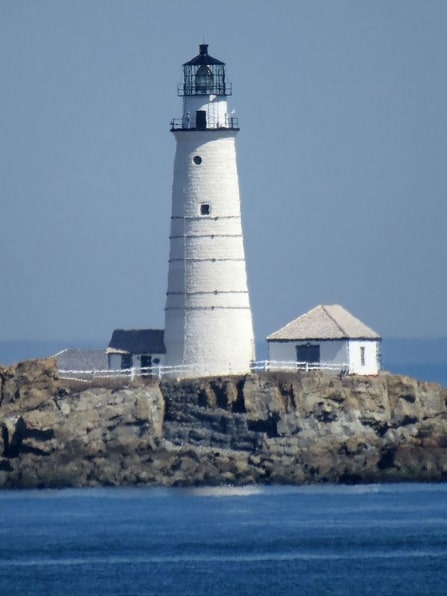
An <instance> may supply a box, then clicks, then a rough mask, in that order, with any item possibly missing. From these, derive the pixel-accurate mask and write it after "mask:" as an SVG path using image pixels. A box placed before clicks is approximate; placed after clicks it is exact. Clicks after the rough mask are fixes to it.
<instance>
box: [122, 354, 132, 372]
mask: <svg viewBox="0 0 447 596" xmlns="http://www.w3.org/2000/svg"><path fill="white" fill-rule="evenodd" d="M121 368H122V369H125V368H132V354H123V355H122V356H121Z"/></svg>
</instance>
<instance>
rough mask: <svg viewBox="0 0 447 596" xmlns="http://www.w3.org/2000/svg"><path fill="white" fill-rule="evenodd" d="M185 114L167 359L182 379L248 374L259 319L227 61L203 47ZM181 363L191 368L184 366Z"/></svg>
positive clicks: (178, 158)
mask: <svg viewBox="0 0 447 596" xmlns="http://www.w3.org/2000/svg"><path fill="white" fill-rule="evenodd" d="M178 94H179V95H180V96H182V97H183V116H182V118H181V119H178V120H177V119H174V120H173V121H172V123H171V131H172V132H173V134H174V136H175V139H176V143H177V147H176V154H175V162H174V181H173V188H172V214H171V232H170V254H169V273H168V291H167V297H166V309H165V334H164V340H165V346H166V364H167V365H170V366H179V369H178V370H179V372H176V373H175V376H177V377H186V376H191V374H195V375H197V376H208V375H222V374H230V373H246V372H248V371H249V370H250V362H251V361H252V360H254V336H253V323H252V316H251V309H250V300H249V294H248V286H247V273H246V267H245V253H244V243H243V236H242V225H241V208H240V197H239V181H238V173H237V165H236V145H235V137H236V134H237V132H238V131H239V128H238V124H237V119H236V118H235V117H234V116H233V115H232V114H229V113H228V107H227V97H228V96H229V95H231V84H229V83H228V82H227V81H226V80H225V64H224V63H223V62H221V61H220V60H217V59H216V58H212V57H211V56H210V55H209V54H208V45H207V44H201V45H200V53H199V54H198V56H196V57H195V58H193V59H192V60H190V61H189V62H186V63H185V64H184V65H183V83H182V84H180V85H179V88H178ZM182 365H183V366H184V368H182Z"/></svg>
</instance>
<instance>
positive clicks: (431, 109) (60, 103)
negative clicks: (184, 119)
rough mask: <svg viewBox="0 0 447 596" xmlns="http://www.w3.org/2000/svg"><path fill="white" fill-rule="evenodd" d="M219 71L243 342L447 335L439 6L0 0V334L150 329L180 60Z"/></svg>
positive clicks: (363, 0)
mask: <svg viewBox="0 0 447 596" xmlns="http://www.w3.org/2000/svg"><path fill="white" fill-rule="evenodd" d="M203 40H205V41H206V42H207V43H209V52H210V54H211V55H212V56H214V57H216V58H219V59H221V60H223V61H224V62H226V64H227V78H228V80H230V81H231V82H232V83H233V96H232V97H231V98H230V100H231V101H230V109H232V108H235V109H236V111H237V114H238V116H239V123H240V126H241V132H240V133H239V135H238V138H237V148H238V163H239V175H240V184H241V196H242V210H243V222H244V230H245V245H246V256H247V266H248V275H249V285H250V291H251V301H252V307H253V314H254V321H255V331H256V337H257V341H258V342H259V341H262V339H263V338H264V337H265V336H266V335H267V334H269V333H271V332H273V331H275V330H276V329H278V328H279V327H281V326H282V325H284V324H285V323H287V322H289V321H290V320H291V319H293V318H295V317H297V316H298V315H300V314H302V313H303V312H305V311H307V310H308V309H310V308H312V307H313V306H315V305H317V304H321V303H325V304H332V303H340V304H342V305H343V306H345V307H346V308H347V309H348V310H350V311H351V312H352V313H353V314H354V315H356V316H358V317H359V318H361V319H362V320H363V321H364V322H365V323H367V324H369V325H370V326H371V327H373V328H374V329H375V330H376V331H378V332H380V333H381V334H382V335H383V336H384V337H393V336H402V337H415V336H420V337H436V336H446V335H447V317H446V314H445V313H446V312H447V307H446V295H447V271H446V269H447V268H446V256H447V248H446V232H445V227H446V219H447V217H446V216H447V202H446V198H447V168H446V156H447V151H446V149H447V76H446V73H447V2H446V1H445V0H276V1H275V2H273V1H269V0H264V1H263V2H259V1H257V0H226V1H225V2H207V3H203V2H195V1H192V0H190V1H188V0H182V1H181V0H126V1H124V0H76V1H73V0H39V1H38V2H37V1H36V0H0V105H1V110H0V202H1V211H0V222H1V226H0V230H1V231H0V273H1V279H0V339H2V340H10V339H25V338H26V339H36V340H54V339H57V340H60V339H64V338H67V339H73V338H83V339H89V340H92V339H93V340H98V341H100V342H108V340H109V338H110V335H111V332H112V330H113V329H114V328H118V327H122V328H144V327H160V328H161V327H163V323H164V311H163V308H164V301H165V292H166V285H167V268H168V263H167V262H168V248H169V246H168V244H169V241H168V236H169V217H170V200H171V184H172V168H173V159H174V151H175V143H174V138H173V136H172V135H171V133H170V132H169V122H170V119H171V118H172V117H179V116H180V115H181V99H180V98H178V97H177V83H179V82H180V81H181V74H182V72H181V64H182V63H183V62H186V61H187V60H189V59H191V58H192V57H193V56H195V55H196V54H197V53H198V44H199V43H200V42H202V41H203Z"/></svg>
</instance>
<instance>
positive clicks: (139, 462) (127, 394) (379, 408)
mask: <svg viewBox="0 0 447 596" xmlns="http://www.w3.org/2000/svg"><path fill="white" fill-rule="evenodd" d="M446 401H447V390H446V389H442V388H441V387H439V386H438V385H436V384H431V383H422V382H418V381H416V380H415V379H410V378H408V377H398V376H393V375H387V374H382V375H380V376H378V377H369V378H368V377H350V376H347V377H343V378H339V377H337V376H331V375H329V374H326V373H323V372H319V371H313V372H310V373H305V372H297V373H295V374H291V373H287V374H286V373H284V374H273V373H272V374H268V373H264V374H259V375H248V376H243V377H240V376H239V377H222V378H209V379H197V380H190V381H188V380H185V381H181V382H174V381H162V382H159V381H157V380H152V379H143V380H140V381H136V382H134V383H132V384H131V385H128V386H126V385H125V384H123V382H119V381H116V382H111V383H108V382H104V383H103V384H102V385H101V386H90V385H89V384H82V383H80V382H77V383H76V382H75V383H73V382H67V381H61V380H59V379H58V376H57V369H56V364H55V362H54V360H51V359H49V360H43V361H28V362H24V363H21V364H18V365H16V366H14V367H0V487H45V486H46V487H61V486H100V485H123V484H157V485H166V486H177V485H183V486H185V485H198V484H213V485H215V484H220V483H230V484H244V483H254V482H258V483H306V482H346V483H353V482H384V481H397V480H398V481H402V480H431V481H433V480H445V479H446V478H447V458H446V454H447V406H446Z"/></svg>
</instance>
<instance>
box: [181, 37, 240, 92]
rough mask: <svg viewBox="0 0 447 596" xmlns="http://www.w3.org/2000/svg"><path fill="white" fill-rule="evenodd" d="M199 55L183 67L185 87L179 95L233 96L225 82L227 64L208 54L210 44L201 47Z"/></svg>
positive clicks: (183, 86)
mask: <svg viewBox="0 0 447 596" xmlns="http://www.w3.org/2000/svg"><path fill="white" fill-rule="evenodd" d="M199 52H200V53H199V54H198V55H197V56H196V57H195V58H193V59H192V60H190V61H189V62H185V64H184V65H183V85H179V90H178V92H179V95H231V84H230V83H227V82H226V81H225V62H221V61H220V60H217V58H213V57H212V56H210V55H209V54H208V44H206V43H202V44H200V46H199Z"/></svg>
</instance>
